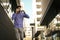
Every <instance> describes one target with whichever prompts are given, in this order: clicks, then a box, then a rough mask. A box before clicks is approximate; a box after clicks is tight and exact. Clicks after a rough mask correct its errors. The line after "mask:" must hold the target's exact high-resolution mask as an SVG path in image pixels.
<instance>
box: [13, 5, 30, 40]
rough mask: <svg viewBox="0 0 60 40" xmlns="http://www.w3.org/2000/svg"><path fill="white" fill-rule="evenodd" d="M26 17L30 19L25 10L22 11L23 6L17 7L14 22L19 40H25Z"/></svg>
mask: <svg viewBox="0 0 60 40" xmlns="http://www.w3.org/2000/svg"><path fill="white" fill-rule="evenodd" d="M24 17H26V18H29V16H28V15H27V14H26V13H25V12H24V11H23V10H21V6H17V7H16V12H15V13H14V14H13V15H12V20H14V26H15V31H16V36H17V39H18V40H23V36H24V33H23V19H24Z"/></svg>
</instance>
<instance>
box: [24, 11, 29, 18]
mask: <svg viewBox="0 0 60 40" xmlns="http://www.w3.org/2000/svg"><path fill="white" fill-rule="evenodd" d="M23 12H24V17H26V18H29V16H28V15H27V14H26V13H25V11H24V10H23Z"/></svg>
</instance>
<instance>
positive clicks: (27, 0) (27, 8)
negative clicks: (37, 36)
mask: <svg viewBox="0 0 60 40" xmlns="http://www.w3.org/2000/svg"><path fill="white" fill-rule="evenodd" d="M21 1H22V2H23V3H24V9H25V12H26V14H28V15H29V16H30V18H29V22H32V16H33V15H32V0H21Z"/></svg>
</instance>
